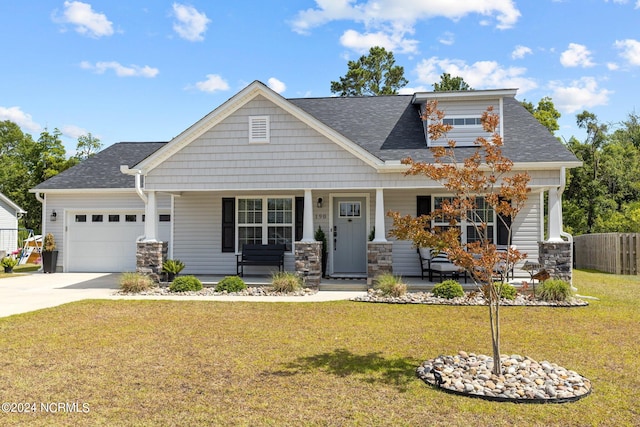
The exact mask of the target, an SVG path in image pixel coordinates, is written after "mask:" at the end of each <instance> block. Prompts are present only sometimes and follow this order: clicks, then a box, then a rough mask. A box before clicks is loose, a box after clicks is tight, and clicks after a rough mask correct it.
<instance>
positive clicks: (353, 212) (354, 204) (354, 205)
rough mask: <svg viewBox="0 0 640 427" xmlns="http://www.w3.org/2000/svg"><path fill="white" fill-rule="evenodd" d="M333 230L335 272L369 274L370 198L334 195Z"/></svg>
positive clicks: (339, 273)
mask: <svg viewBox="0 0 640 427" xmlns="http://www.w3.org/2000/svg"><path fill="white" fill-rule="evenodd" d="M332 234H333V236H332V238H333V274H334V275H341V274H348V275H361V274H366V272H367V216H366V198H364V197H336V198H335V199H334V201H333V233H332Z"/></svg>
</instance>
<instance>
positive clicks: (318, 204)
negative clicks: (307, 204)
mask: <svg viewBox="0 0 640 427" xmlns="http://www.w3.org/2000/svg"><path fill="white" fill-rule="evenodd" d="M316 206H317V207H319V208H321V207H322V197H318V202H317V203H316Z"/></svg>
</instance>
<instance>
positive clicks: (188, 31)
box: [173, 3, 211, 42]
mask: <svg viewBox="0 0 640 427" xmlns="http://www.w3.org/2000/svg"><path fill="white" fill-rule="evenodd" d="M173 14H174V16H175V18H176V20H177V22H175V23H174V24H173V29H174V31H175V32H176V33H178V35H179V36H180V37H182V38H183V39H185V40H189V41H192V42H199V41H202V40H204V33H205V32H206V31H207V25H208V24H209V23H210V22H211V20H210V19H209V18H207V15H205V14H204V12H202V13H201V12H198V11H197V10H196V8H195V7H193V6H187V5H184V4H180V3H174V4H173Z"/></svg>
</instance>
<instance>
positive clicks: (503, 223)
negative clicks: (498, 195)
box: [496, 199, 511, 245]
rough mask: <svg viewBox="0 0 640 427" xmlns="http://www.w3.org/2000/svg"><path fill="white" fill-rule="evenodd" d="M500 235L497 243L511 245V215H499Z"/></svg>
mask: <svg viewBox="0 0 640 427" xmlns="http://www.w3.org/2000/svg"><path fill="white" fill-rule="evenodd" d="M501 201H502V199H501ZM497 220H498V224H497V226H498V236H497V240H498V241H497V242H496V244H497V245H510V244H511V242H509V228H510V227H511V217H508V216H502V215H498V218H497Z"/></svg>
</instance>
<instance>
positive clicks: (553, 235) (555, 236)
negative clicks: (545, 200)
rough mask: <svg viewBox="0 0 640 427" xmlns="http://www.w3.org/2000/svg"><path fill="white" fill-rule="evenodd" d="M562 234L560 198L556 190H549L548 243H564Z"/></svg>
mask: <svg viewBox="0 0 640 427" xmlns="http://www.w3.org/2000/svg"><path fill="white" fill-rule="evenodd" d="M561 232H562V196H561V195H560V191H559V189H558V188H551V189H549V233H548V239H547V241H548V242H564V239H562V236H561Z"/></svg>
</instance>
